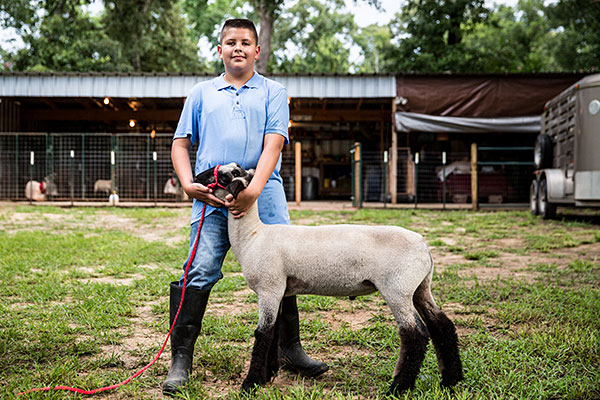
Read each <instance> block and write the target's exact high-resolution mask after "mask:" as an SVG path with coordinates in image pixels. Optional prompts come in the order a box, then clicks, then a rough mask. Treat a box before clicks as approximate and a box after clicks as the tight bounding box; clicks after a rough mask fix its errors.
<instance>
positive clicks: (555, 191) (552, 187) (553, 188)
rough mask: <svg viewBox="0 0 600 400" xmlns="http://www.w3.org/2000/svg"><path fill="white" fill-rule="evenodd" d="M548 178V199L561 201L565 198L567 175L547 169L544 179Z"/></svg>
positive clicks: (557, 170) (544, 172)
mask: <svg viewBox="0 0 600 400" xmlns="http://www.w3.org/2000/svg"><path fill="white" fill-rule="evenodd" d="M544 177H545V178H546V187H547V190H548V199H549V200H555V201H561V200H564V198H565V175H564V173H563V171H561V170H560V169H545V170H544V171H543V174H542V179H543V178H544Z"/></svg>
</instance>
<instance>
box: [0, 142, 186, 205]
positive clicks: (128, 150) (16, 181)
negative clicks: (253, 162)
mask: <svg viewBox="0 0 600 400" xmlns="http://www.w3.org/2000/svg"><path fill="white" fill-rule="evenodd" d="M172 137H173V136H172V135H171V134H156V135H155V136H154V138H152V137H151V135H150V134H147V135H140V134H102V133H99V134H89V133H86V134H47V135H44V134H24V133H19V134H2V135H0V198H1V199H10V200H23V199H27V198H29V197H31V194H32V193H33V194H35V193H37V192H38V191H41V192H42V195H43V197H44V199H45V200H59V201H60V200H69V199H74V200H77V201H86V200H88V201H97V200H106V199H107V198H108V196H109V194H110V193H112V192H116V193H118V194H119V197H120V198H121V200H124V201H127V200H131V201H162V202H165V201H166V202H169V201H170V202H173V201H180V200H182V198H183V192H182V190H181V187H180V185H179V182H178V180H177V177H176V175H175V173H174V170H173V167H172V164H171V141H172ZM194 154H195V149H192V150H191V151H190V159H191V160H192V162H193V161H194V160H195V157H194V156H193V155H194ZM29 181H35V183H36V185H35V186H33V187H32V185H28V182H29ZM26 186H27V188H28V191H26V190H25V189H26Z"/></svg>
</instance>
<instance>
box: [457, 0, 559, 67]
mask: <svg viewBox="0 0 600 400" xmlns="http://www.w3.org/2000/svg"><path fill="white" fill-rule="evenodd" d="M555 42H556V40H555V35H554V33H553V32H552V29H551V26H550V24H549V22H548V19H547V17H546V15H545V7H544V1H543V0H521V1H519V3H518V4H517V6H516V7H515V8H513V7H506V6H501V7H499V8H498V10H496V11H495V12H494V13H492V14H490V16H489V18H488V19H487V20H486V21H484V22H480V23H478V24H476V26H475V27H474V29H473V31H472V32H471V33H470V34H468V35H466V36H465V38H464V40H463V43H464V46H465V49H464V54H465V57H467V59H468V60H469V62H470V65H471V66H472V72H490V73H493V72H553V71H558V70H559V69H560V68H559V66H558V65H557V64H556V62H555V59H554V56H553V50H552V49H553V47H554V44H555Z"/></svg>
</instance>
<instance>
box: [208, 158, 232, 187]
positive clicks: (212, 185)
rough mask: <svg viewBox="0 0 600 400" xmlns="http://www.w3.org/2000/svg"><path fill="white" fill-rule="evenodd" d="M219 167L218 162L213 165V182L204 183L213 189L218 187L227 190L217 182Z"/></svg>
mask: <svg viewBox="0 0 600 400" xmlns="http://www.w3.org/2000/svg"><path fill="white" fill-rule="evenodd" d="M220 167H221V165H220V164H219V165H217V166H216V167H215V181H214V182H213V183H209V184H208V185H206V187H207V188H209V189H213V190H214V188H216V187H220V188H221V189H225V190H227V188H226V187H225V186H223V185H221V184H220V183H219V179H218V178H217V173H218V172H219V168H220Z"/></svg>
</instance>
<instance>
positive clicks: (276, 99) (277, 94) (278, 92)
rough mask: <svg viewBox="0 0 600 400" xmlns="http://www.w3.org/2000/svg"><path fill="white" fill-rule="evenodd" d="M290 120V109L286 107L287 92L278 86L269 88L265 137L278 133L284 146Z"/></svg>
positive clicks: (287, 136) (286, 142)
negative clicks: (283, 140)
mask: <svg viewBox="0 0 600 400" xmlns="http://www.w3.org/2000/svg"><path fill="white" fill-rule="evenodd" d="M289 120H290V109H289V106H288V98H287V91H286V90H285V88H284V87H283V86H280V85H278V86H277V87H275V88H271V91H270V93H269V100H268V103H267V122H266V126H265V135H266V134H267V133H278V134H280V135H281V136H283V137H284V138H285V144H288V143H289V135H288V124H289Z"/></svg>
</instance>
